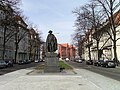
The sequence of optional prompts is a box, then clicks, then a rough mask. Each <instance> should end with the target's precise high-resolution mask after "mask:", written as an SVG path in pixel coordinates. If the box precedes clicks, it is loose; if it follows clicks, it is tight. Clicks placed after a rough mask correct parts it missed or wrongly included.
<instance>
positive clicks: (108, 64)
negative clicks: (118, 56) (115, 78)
mask: <svg viewBox="0 0 120 90" xmlns="http://www.w3.org/2000/svg"><path fill="white" fill-rule="evenodd" d="M103 67H106V68H108V67H113V68H115V67H116V64H115V62H114V61H105V62H104V63H103Z"/></svg>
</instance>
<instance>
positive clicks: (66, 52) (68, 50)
mask: <svg viewBox="0 0 120 90" xmlns="http://www.w3.org/2000/svg"><path fill="white" fill-rule="evenodd" d="M58 53H59V56H60V58H62V59H65V58H69V59H72V58H75V55H76V49H75V47H74V46H73V45H69V44H68V43H66V44H58Z"/></svg>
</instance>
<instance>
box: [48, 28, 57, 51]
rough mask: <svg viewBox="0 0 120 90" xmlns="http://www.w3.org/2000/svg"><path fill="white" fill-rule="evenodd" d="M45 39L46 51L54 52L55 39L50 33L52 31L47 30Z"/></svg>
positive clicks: (55, 46)
mask: <svg viewBox="0 0 120 90" xmlns="http://www.w3.org/2000/svg"><path fill="white" fill-rule="evenodd" d="M48 33H49V34H48V36H47V40H46V49H47V52H55V51H56V50H57V39H56V37H55V36H54V35H53V34H52V31H51V30H50V31H49V32H48Z"/></svg>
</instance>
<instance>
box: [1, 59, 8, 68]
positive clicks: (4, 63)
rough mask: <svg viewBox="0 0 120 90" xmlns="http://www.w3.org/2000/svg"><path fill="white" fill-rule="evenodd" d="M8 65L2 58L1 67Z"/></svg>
mask: <svg viewBox="0 0 120 90" xmlns="http://www.w3.org/2000/svg"><path fill="white" fill-rule="evenodd" d="M5 67H7V63H6V62H5V61H3V60H0V68H5Z"/></svg>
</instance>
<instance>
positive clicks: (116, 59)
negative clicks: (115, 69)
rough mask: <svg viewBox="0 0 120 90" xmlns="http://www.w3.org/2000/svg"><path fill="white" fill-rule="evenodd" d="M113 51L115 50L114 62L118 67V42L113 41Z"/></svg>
mask: <svg viewBox="0 0 120 90" xmlns="http://www.w3.org/2000/svg"><path fill="white" fill-rule="evenodd" d="M113 50H114V61H115V63H116V64H117V65H118V58H117V52H116V50H117V47H116V40H114V41H113Z"/></svg>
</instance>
